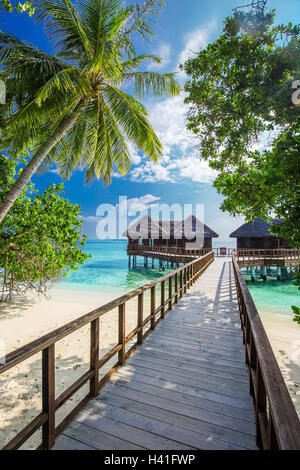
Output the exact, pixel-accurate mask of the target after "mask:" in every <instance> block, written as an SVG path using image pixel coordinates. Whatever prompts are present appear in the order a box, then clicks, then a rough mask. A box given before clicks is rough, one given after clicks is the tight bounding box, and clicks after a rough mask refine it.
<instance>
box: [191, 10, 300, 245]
mask: <svg viewBox="0 0 300 470" xmlns="http://www.w3.org/2000/svg"><path fill="white" fill-rule="evenodd" d="M274 17H275V12H274V11H270V12H265V11H252V10H251V11H248V12H245V11H242V10H240V11H236V12H235V14H234V15H233V17H230V18H227V19H226V20H225V23H224V30H223V33H222V35H221V36H220V37H219V38H218V39H217V40H216V41H215V42H213V43H212V44H209V45H208V46H207V48H206V49H204V50H202V51H201V52H199V54H197V56H196V57H195V58H192V59H190V60H188V61H187V62H186V63H185V64H184V66H183V68H184V70H185V72H186V73H187V75H188V80H187V82H186V84H185V91H186V93H187V98H186V103H188V105H189V110H190V111H189V116H188V123H187V126H188V128H189V129H190V130H191V131H193V132H194V133H195V134H196V135H197V137H198V139H199V148H200V150H201V156H202V158H204V159H206V160H208V161H209V164H210V166H211V167H212V168H214V169H216V170H217V171H218V176H217V178H216V180H215V182H214V185H215V187H216V189H217V190H218V192H220V193H222V194H223V195H224V196H225V200H224V202H223V204H222V206H221V208H222V209H223V210H224V211H228V212H230V213H231V214H233V215H236V214H243V215H244V216H245V217H246V219H247V220H251V219H254V218H255V217H259V216H261V217H262V218H264V219H265V220H271V218H274V217H276V218H282V219H284V222H283V223H282V224H280V225H276V226H273V227H272V231H273V232H274V233H277V234H278V235H279V236H282V237H284V238H285V239H286V240H288V242H289V245H290V246H293V247H296V248H299V247H300V158H299V155H300V133H299V130H300V116H299V109H300V108H299V107H297V106H295V105H294V104H293V102H292V95H293V93H294V92H295V90H294V82H295V80H296V78H297V77H299V72H300V27H299V26H293V25H292V24H291V23H289V24H288V25H278V26H274Z"/></svg>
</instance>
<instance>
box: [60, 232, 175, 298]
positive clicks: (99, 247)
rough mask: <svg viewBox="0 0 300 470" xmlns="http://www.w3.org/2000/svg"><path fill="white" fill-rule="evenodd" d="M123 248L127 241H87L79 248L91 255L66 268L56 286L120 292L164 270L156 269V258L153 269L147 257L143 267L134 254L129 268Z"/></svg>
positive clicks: (145, 282) (156, 277)
mask: <svg viewBox="0 0 300 470" xmlns="http://www.w3.org/2000/svg"><path fill="white" fill-rule="evenodd" d="M126 247H127V240H87V243H86V245H85V247H84V248H83V251H84V252H85V253H87V254H89V255H91V257H90V258H89V259H88V260H87V261H86V262H85V263H84V264H83V265H81V266H80V267H79V269H78V270H77V271H70V272H69V273H68V275H67V277H66V278H65V279H64V280H63V281H62V282H61V283H60V285H59V286H58V287H59V288H61V289H76V291H78V290H80V291H83V290H84V291H88V290H92V291H95V290H97V291H98V292H101V291H102V292H104V293H107V292H108V291H115V292H116V294H120V295H122V294H123V293H125V292H129V291H131V290H133V289H136V288H138V287H140V286H142V285H144V284H147V283H148V282H149V281H151V280H155V279H158V278H159V277H162V276H164V275H165V274H166V273H167V272H168V271H167V270H166V271H163V270H162V269H160V268H159V263H158V260H155V266H154V269H152V260H151V259H149V260H148V268H145V267H144V259H143V258H142V257H137V267H136V268H134V269H129V267H128V256H127V253H126Z"/></svg>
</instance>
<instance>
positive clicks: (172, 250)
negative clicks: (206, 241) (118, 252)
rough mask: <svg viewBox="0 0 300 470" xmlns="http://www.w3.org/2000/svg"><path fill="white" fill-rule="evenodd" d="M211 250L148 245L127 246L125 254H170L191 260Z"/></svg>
mask: <svg viewBox="0 0 300 470" xmlns="http://www.w3.org/2000/svg"><path fill="white" fill-rule="evenodd" d="M211 251H212V250H211V249H209V248H202V249H200V250H187V249H185V248H181V247H177V246H174V247H173V246H149V245H133V244H129V245H127V253H128V254H130V252H143V253H149V254H151V253H160V254H171V255H177V256H181V255H182V256H191V257H192V258H196V257H199V256H203V255H206V254H208V253H210V252H211Z"/></svg>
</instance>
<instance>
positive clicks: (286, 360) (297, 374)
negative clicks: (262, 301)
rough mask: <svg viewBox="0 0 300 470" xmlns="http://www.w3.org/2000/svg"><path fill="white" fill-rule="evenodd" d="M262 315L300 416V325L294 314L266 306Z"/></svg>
mask: <svg viewBox="0 0 300 470" xmlns="http://www.w3.org/2000/svg"><path fill="white" fill-rule="evenodd" d="M260 316H261V319H262V322H263V325H264V327H265V330H266V332H267V335H268V337H269V340H270V343H271V346H272V349H273V351H274V354H275V357H276V359H277V361H278V364H279V366H280V369H281V372H282V375H283V377H284V379H285V381H286V384H287V386H288V389H289V392H290V395H291V397H292V400H293V402H294V405H295V407H296V410H297V412H298V415H299V416H300V326H299V325H297V324H296V323H295V322H293V321H292V315H278V314H276V315H274V312H272V310H268V309H266V308H264V310H263V311H261V312H260Z"/></svg>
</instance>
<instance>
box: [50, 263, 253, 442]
mask: <svg viewBox="0 0 300 470" xmlns="http://www.w3.org/2000/svg"><path fill="white" fill-rule="evenodd" d="M255 433H256V429H255V417H254V411H253V404H252V399H251V396H250V392H249V378H248V372H247V366H246V365H245V347H244V345H243V337H242V332H241V324H240V314H239V310H238V304H237V299H236V290H235V286H234V276H233V269H232V262H231V259H229V258H219V259H216V260H215V261H214V263H213V264H211V265H210V266H209V268H208V269H207V270H206V271H205V273H204V274H203V275H202V277H201V278H200V279H199V280H198V281H197V282H196V283H195V284H194V286H193V287H192V288H191V290H190V291H189V292H188V293H187V294H186V295H185V297H184V298H183V299H182V300H180V302H179V303H178V304H177V305H176V306H175V307H173V310H172V311H171V312H170V313H169V315H168V316H167V317H166V319H165V320H164V321H163V322H161V323H160V324H159V325H158V326H157V329H156V330H155V331H154V332H153V333H152V334H151V335H150V336H149V337H148V338H147V339H146V340H145V342H144V344H143V345H142V346H139V347H138V348H137V350H136V352H135V353H134V354H133V355H132V356H131V358H129V359H128V361H127V362H126V365H125V366H123V367H122V368H120V369H119V371H118V372H117V373H116V374H115V375H114V376H113V378H112V379H111V380H110V381H109V382H108V383H107V385H106V386H105V387H104V388H103V389H102V390H101V391H100V394H99V395H98V396H97V398H96V399H94V400H92V401H91V402H90V403H89V404H88V405H87V406H86V407H85V408H84V410H83V411H82V412H81V413H80V414H79V415H78V416H77V417H76V418H75V420H74V421H73V422H72V423H71V424H70V425H69V426H68V427H67V428H66V429H65V430H64V432H63V434H62V435H61V436H60V437H58V439H57V441H56V444H55V446H54V449H56V450H63V449H74V450H75V449H77V450H81V449H82V450H85V449H95V450H96V449H102V450H122V449H123V450H132V449H150V450H173V449H174V450H176V449H177V450H184V449H203V450H243V449H256V448H257V447H256V443H255Z"/></svg>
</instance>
